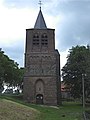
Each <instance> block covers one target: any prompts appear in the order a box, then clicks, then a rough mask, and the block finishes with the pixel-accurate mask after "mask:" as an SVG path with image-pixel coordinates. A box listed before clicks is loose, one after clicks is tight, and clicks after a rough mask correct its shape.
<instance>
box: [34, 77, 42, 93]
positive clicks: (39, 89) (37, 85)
mask: <svg viewBox="0 0 90 120" xmlns="http://www.w3.org/2000/svg"><path fill="white" fill-rule="evenodd" d="M35 93H36V95H37V94H42V95H44V81H43V80H42V79H38V80H36V83H35Z"/></svg>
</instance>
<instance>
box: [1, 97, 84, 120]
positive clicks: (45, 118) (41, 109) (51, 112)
mask: <svg viewBox="0 0 90 120" xmlns="http://www.w3.org/2000/svg"><path fill="white" fill-rule="evenodd" d="M1 98H2V99H0V120H82V111H83V110H82V106H81V105H80V104H78V103H75V102H64V103H63V105H62V106H60V107H56V108H54V107H48V106H40V105H34V104H29V103H25V102H24V101H23V100H19V99H18V97H17V98H16V96H1ZM10 100H11V101H10ZM12 101H14V102H12ZM1 107H2V108H3V109H2V110H1ZM6 116H7V117H6ZM9 116H10V117H9ZM4 117H5V119H3V118H4ZM16 117H18V118H16ZM1 118H2V119H1Z"/></svg>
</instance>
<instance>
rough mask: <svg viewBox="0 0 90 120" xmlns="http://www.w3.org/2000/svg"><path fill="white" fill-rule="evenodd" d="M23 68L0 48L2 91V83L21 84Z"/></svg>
mask: <svg viewBox="0 0 90 120" xmlns="http://www.w3.org/2000/svg"><path fill="white" fill-rule="evenodd" d="M23 74H24V68H19V66H18V64H17V62H15V61H14V60H11V59H10V58H9V57H8V56H7V55H5V54H4V52H3V51H2V50H1V49H0V90H1V92H2V90H3V89H2V88H3V83H7V84H8V85H9V86H21V85H22V82H23V81H22V79H23Z"/></svg>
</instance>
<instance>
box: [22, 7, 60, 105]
mask: <svg viewBox="0 0 90 120" xmlns="http://www.w3.org/2000/svg"><path fill="white" fill-rule="evenodd" d="M60 84H61V80H60V54H59V52H58V50H56V49H55V29H50V28H47V26H46V23H45V20H44V17H43V14H42V10H41V7H40V11H39V14H38V16H37V19H36V22H35V25H34V28H31V29H26V46H25V75H24V86H23V94H24V100H26V101H27V102H30V103H35V104H44V105H59V104H60V103H61V97H60V96H61V88H60V86H61V85H60Z"/></svg>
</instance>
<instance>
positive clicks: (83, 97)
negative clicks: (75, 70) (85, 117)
mask: <svg viewBox="0 0 90 120" xmlns="http://www.w3.org/2000/svg"><path fill="white" fill-rule="evenodd" d="M84 76H85V75H84V74H82V92H83V96H82V100H83V109H85V90H84Z"/></svg>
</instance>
